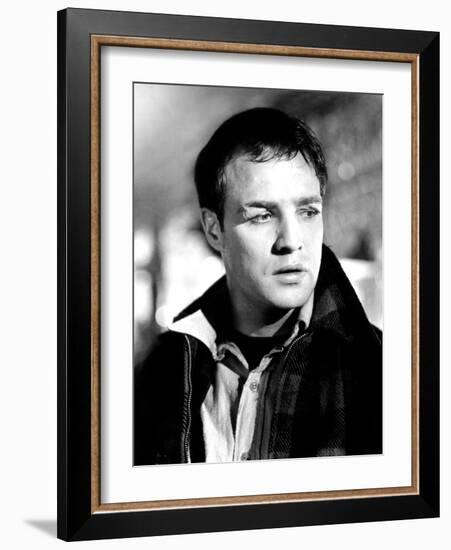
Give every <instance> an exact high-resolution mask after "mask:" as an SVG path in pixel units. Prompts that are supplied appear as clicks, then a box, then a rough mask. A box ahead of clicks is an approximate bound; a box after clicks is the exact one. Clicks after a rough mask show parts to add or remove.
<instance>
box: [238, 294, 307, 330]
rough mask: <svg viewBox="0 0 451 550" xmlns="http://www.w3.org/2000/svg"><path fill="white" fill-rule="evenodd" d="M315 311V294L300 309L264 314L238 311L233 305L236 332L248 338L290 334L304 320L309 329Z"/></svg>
mask: <svg viewBox="0 0 451 550" xmlns="http://www.w3.org/2000/svg"><path fill="white" fill-rule="evenodd" d="M312 311H313V292H312V294H311V295H310V297H309V299H308V300H307V302H306V303H305V304H304V305H303V306H302V307H301V309H300V310H299V309H298V308H294V309H289V310H283V311H271V312H263V313H261V314H259V315H256V312H255V311H243V310H238V308H236V307H235V306H234V304H233V303H232V312H233V324H234V327H235V329H236V330H238V331H239V332H241V333H242V334H246V335H247V336H256V337H266V338H267V337H271V336H274V335H276V334H285V333H286V334H290V333H291V331H292V330H293V327H294V323H296V322H298V321H299V320H302V321H303V322H304V323H305V326H306V327H307V326H308V325H309V323H310V319H311V316H312Z"/></svg>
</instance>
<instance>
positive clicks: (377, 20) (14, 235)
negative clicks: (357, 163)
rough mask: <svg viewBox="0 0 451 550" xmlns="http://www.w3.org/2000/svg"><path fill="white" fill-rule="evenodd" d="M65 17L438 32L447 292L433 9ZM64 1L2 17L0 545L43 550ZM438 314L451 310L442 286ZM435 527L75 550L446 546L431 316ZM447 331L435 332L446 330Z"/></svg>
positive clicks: (447, 34)
mask: <svg viewBox="0 0 451 550" xmlns="http://www.w3.org/2000/svg"><path fill="white" fill-rule="evenodd" d="M69 5H70V6H72V7H84V8H101V9H116V10H121V9H122V10H132V11H149V12H157V13H178V14H192V15H209V16H219V17H221V16H222V17H235V18H247V19H267V20H281V21H294V22H308V23H325V24H338V25H340V24H341V25H356V26H378V27H391V28H410V29H424V30H435V31H440V32H441V33H442V35H441V45H442V50H441V54H442V55H441V57H442V61H441V70H442V75H441V86H442V90H441V96H442V98H443V100H442V105H441V119H442V121H444V122H442V131H441V132H442V152H443V153H442V158H443V166H442V175H441V179H442V195H441V204H442V207H441V208H442V241H441V242H442V244H441V248H442V281H449V280H450V277H451V272H450V254H449V249H450V246H449V235H450V233H451V223H450V219H451V217H450V216H449V215H448V212H447V205H449V204H451V200H450V199H451V196H450V195H451V194H450V186H449V185H447V183H449V182H450V181H451V173H450V162H449V155H448V154H447V152H449V150H450V148H451V142H450V128H449V121H450V120H451V117H450V106H449V101H446V100H447V99H448V98H449V97H451V85H450V84H451V82H450V70H449V67H450V66H451V55H450V52H451V26H450V23H451V20H450V17H449V16H448V10H447V6H446V3H443V2H440V0H430V1H429V2H427V3H425V2H424V0H411V2H409V3H408V4H403V3H399V4H396V3H394V2H393V1H391V0H379V1H378V2H373V3H371V4H368V3H366V2H361V1H358V0H343V2H336V1H334V0H323V1H322V2H320V3H318V2H308V3H307V2H302V3H301V2H292V1H290V0H279V1H278V2H266V1H263V0H259V1H251V0H248V1H247V2H243V1H242V0H229V1H228V2H208V1H207V0H190V1H189V2H186V1H185V2H184V1H183V0H153V1H148V2H143V1H137V0H129V1H127V2H125V1H124V0H122V1H120V0H108V1H106V0H99V1H97V2H95V1H92V0H85V1H83V2H80V1H78V0H71V2H70V4H69ZM66 6H67V4H65V3H64V2H62V1H56V0H49V1H48V2H46V3H35V2H31V1H30V0H25V1H23V2H20V3H16V4H13V3H12V2H10V3H7V4H5V5H4V7H3V9H2V22H3V25H2V48H1V53H0V56H1V69H2V72H1V75H2V79H1V86H0V128H1V132H0V150H1V152H2V155H1V162H0V182H1V186H0V190H1V191H0V193H1V198H0V250H1V254H2V256H1V257H2V263H1V270H0V365H1V368H2V370H1V372H2V376H1V383H0V426H1V430H0V434H1V447H0V449H1V452H0V524H1V525H2V529H1V530H0V544H1V546H2V547H3V548H8V549H16V548H30V547H32V548H34V549H37V550H39V549H41V548H45V549H51V548H54V547H56V546H57V545H59V546H61V545H62V544H63V543H62V542H61V541H58V540H57V539H56V538H55V537H56V11H57V10H58V9H63V8H65V7H66ZM441 303H442V311H443V312H446V311H447V310H448V309H449V307H450V306H451V303H450V291H449V285H448V284H444V285H443V286H442V290H441ZM442 318H443V319H442V321H443V322H442V329H441V334H442V341H443V348H442V366H443V367H442V380H441V386H442V427H441V435H442V466H443V468H442V483H441V486H442V517H441V518H440V519H433V520H416V521H403V522H401V521H398V522H386V523H374V524H357V525H337V526H327V527H322V526H319V527H304V528H292V529H278V530H265V531H246V532H232V533H214V534H204V535H185V536H167V537H161V538H155V539H127V540H122V541H121V540H119V541H117V540H116V541H111V540H109V541H102V542H92V543H91V542H88V543H84V546H83V547H84V548H86V547H87V548H94V547H95V545H97V547H98V546H99V545H102V546H104V547H105V545H106V546H107V547H108V548H109V547H111V548H121V549H123V548H144V547H149V545H151V547H152V548H154V549H178V548H184V549H186V548H196V549H204V548H205V549H207V548H208V549H210V548H212V547H214V548H216V549H218V550H219V549H227V550H228V549H230V548H232V547H236V548H244V547H249V546H252V547H259V548H262V549H266V548H275V547H277V548H284V547H286V548H312V547H314V546H315V547H319V548H322V547H327V546H333V547H334V548H335V549H337V550H338V549H341V548H343V549H346V550H352V549H354V548H355V549H360V548H362V546H364V547H365V549H366V550H370V549H373V548H374V549H376V548H377V549H380V548H383V547H396V546H398V545H401V544H402V545H403V546H404V547H407V546H408V547H409V548H410V549H412V550H413V549H420V548H421V549H423V548H425V547H428V546H433V547H434V548H444V547H445V546H446V542H445V541H446V540H447V539H449V538H450V535H451V527H450V522H451V498H450V491H449V487H450V486H451V483H450V481H451V476H450V468H449V467H448V464H449V463H450V460H451V445H450V442H451V437H450V434H451V429H450V418H451V406H450V402H451V401H450V400H449V399H448V396H447V395H446V393H445V390H446V389H447V388H449V387H450V373H449V368H448V366H449V364H450V361H451V355H450V343H449V342H450V339H449V337H448V333H449V328H450V324H449V321H448V319H447V318H446V319H445V315H442ZM445 321H446V322H445Z"/></svg>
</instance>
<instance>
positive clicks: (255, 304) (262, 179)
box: [220, 154, 323, 315]
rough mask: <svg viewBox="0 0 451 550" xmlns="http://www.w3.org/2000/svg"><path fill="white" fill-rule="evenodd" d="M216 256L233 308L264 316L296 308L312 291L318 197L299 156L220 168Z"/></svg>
mask: <svg viewBox="0 0 451 550" xmlns="http://www.w3.org/2000/svg"><path fill="white" fill-rule="evenodd" d="M225 179H226V192H225V195H226V198H225V205H224V220H223V229H222V231H221V233H220V251H221V254H222V257H223V260H224V264H225V269H226V274H227V282H228V286H229V291H230V294H231V299H232V303H233V304H234V306H235V308H238V310H239V311H241V312H244V313H246V312H249V313H250V314H252V312H255V313H256V314H257V315H258V314H263V315H266V314H271V313H276V312H283V311H286V310H290V309H292V308H296V307H300V306H303V305H304V304H305V303H306V301H307V300H308V299H309V297H310V296H311V294H312V292H313V289H314V287H315V284H316V281H317V277H318V272H319V267H320V263H321V247H322V240H323V218H322V199H321V195H320V183H319V180H318V178H317V176H316V174H315V171H314V169H313V168H312V167H310V166H309V165H308V164H307V163H306V161H305V160H304V158H303V157H302V155H300V154H298V155H297V156H296V157H295V158H293V159H291V160H284V159H273V160H269V161H266V162H253V161H251V160H249V159H248V158H246V157H245V156H241V157H237V158H235V159H233V160H232V161H231V162H230V163H229V164H228V165H227V167H226V170H225Z"/></svg>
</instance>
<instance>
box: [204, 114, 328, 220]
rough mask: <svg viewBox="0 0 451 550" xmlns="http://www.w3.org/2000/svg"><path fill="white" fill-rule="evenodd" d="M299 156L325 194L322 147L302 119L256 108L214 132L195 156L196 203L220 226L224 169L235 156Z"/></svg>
mask: <svg viewBox="0 0 451 550" xmlns="http://www.w3.org/2000/svg"><path fill="white" fill-rule="evenodd" d="M298 153H301V154H302V156H303V157H304V159H305V161H306V162H307V163H308V164H309V165H310V166H311V167H312V168H313V169H314V170H315V174H316V176H317V178H318V180H319V183H320V192H321V195H324V191H325V186H326V182H327V168H326V162H325V159H324V154H323V150H322V148H321V145H320V143H319V141H318V139H317V137H316V136H315V134H314V133H313V132H312V130H311V129H310V128H309V127H308V126H307V125H306V124H305V122H303V121H302V120H300V119H298V118H295V117H292V116H289V115H287V114H286V113H284V112H282V111H279V110H277V109H270V108H256V109H250V110H248V111H243V112H242V113H238V114H236V115H234V116H232V117H231V118H229V119H228V120H226V121H225V122H224V123H223V124H221V126H220V127H219V128H218V129H217V130H216V132H215V133H214V134H213V136H212V137H211V138H210V141H209V142H208V143H207V144H206V145H205V147H204V148H203V149H202V151H201V152H200V153H199V156H198V157H197V161H196V165H195V169H194V181H195V184H196V189H197V194H198V197H199V204H200V206H201V208H204V207H205V208H209V209H210V210H212V211H213V212H215V213H216V214H217V216H218V218H219V221H220V223H221V224H222V221H223V216H224V202H225V187H226V179H225V169H226V166H227V164H228V163H229V162H230V161H231V160H232V159H233V158H235V157H238V156H246V157H248V158H249V160H251V161H253V162H265V161H268V160H273V159H275V158H277V159H284V160H291V159H292V158H294V157H295V156H296V155H297V154H298Z"/></svg>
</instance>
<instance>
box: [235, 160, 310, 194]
mask: <svg viewBox="0 0 451 550" xmlns="http://www.w3.org/2000/svg"><path fill="white" fill-rule="evenodd" d="M224 176H225V184H226V190H225V192H226V197H227V196H230V197H232V196H233V197H234V198H235V199H238V200H240V201H241V200H247V199H250V198H255V197H256V196H258V195H262V196H265V195H268V194H270V195H272V196H273V197H274V198H277V197H278V196H279V195H280V196H281V197H282V196H283V195H284V194H286V193H289V194H291V195H295V196H296V197H295V198H297V197H298V196H299V197H302V196H304V195H306V194H308V195H315V194H317V195H318V197H319V196H320V182H319V179H318V177H317V175H316V173H315V170H314V168H313V167H312V166H310V165H309V164H308V163H307V162H306V160H305V159H304V157H303V156H302V155H301V154H300V153H298V154H297V155H296V156H295V157H291V158H287V157H280V158H279V157H274V158H271V159H269V160H264V161H258V160H257V161H256V160H253V159H251V158H250V157H249V156H245V155H240V156H237V157H235V158H233V159H232V160H231V161H230V162H229V163H228V164H227V166H226V169H225V171H224Z"/></svg>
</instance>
